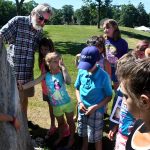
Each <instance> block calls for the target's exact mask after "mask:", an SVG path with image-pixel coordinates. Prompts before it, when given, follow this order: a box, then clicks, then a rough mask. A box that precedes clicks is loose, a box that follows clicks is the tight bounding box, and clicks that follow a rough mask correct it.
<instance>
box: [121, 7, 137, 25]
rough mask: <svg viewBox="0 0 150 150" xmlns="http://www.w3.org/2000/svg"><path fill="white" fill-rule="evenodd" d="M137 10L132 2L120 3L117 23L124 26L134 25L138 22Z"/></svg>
mask: <svg viewBox="0 0 150 150" xmlns="http://www.w3.org/2000/svg"><path fill="white" fill-rule="evenodd" d="M138 15H139V13H138V11H137V9H136V8H135V7H134V5H132V4H128V5H122V6H121V13H120V21H119V23H120V24H121V25H123V26H126V27H134V26H135V25H136V24H137V23H138V22H137V18H138Z"/></svg>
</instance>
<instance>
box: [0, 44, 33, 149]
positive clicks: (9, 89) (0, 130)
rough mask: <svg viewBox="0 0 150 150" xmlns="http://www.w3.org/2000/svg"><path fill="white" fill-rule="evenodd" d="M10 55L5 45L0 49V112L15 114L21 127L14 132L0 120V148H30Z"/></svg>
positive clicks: (11, 127)
mask: <svg viewBox="0 0 150 150" xmlns="http://www.w3.org/2000/svg"><path fill="white" fill-rule="evenodd" d="M12 55H13V53H11V54H10V55H7V51H6V49H5V47H4V46H3V48H1V49H0V88H1V89H0V113H5V114H9V115H12V116H16V117H17V118H18V119H19V120H20V122H21V128H20V130H19V131H18V132H16V130H15V128H14V126H12V124H11V123H9V122H0V150H32V149H33V147H32V144H31V138H30V135H29V132H28V126H27V120H26V118H25V116H24V115H23V113H22V111H21V105H20V98H19V94H18V89H17V84H16V79H15V75H14V72H13V63H12Z"/></svg>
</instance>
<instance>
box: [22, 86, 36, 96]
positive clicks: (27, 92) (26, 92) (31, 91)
mask: <svg viewBox="0 0 150 150" xmlns="http://www.w3.org/2000/svg"><path fill="white" fill-rule="evenodd" d="M23 95H24V97H33V96H34V87H31V88H29V89H26V90H24V91H23Z"/></svg>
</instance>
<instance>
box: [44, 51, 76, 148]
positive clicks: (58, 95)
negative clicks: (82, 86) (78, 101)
mask: <svg viewBox="0 0 150 150" xmlns="http://www.w3.org/2000/svg"><path fill="white" fill-rule="evenodd" d="M45 62H46V65H47V67H48V70H49V71H48V72H47V73H46V77H45V80H46V85H47V89H48V96H49V99H50V103H51V105H52V107H53V113H54V116H55V117H56V119H57V121H58V128H59V138H58V140H57V141H56V142H55V145H57V144H59V142H60V141H61V140H62V139H63V130H64V128H65V119H64V114H65V115H66V118H67V123H68V125H69V129H70V138H69V141H68V144H67V146H66V147H67V148H69V147H71V146H72V145H73V143H74V133H75V124H74V121H73V115H74V113H73V110H74V109H73V105H72V103H71V100H70V97H69V95H68V93H67V91H66V87H65V83H66V84H70V83H71V78H70V76H69V74H68V72H67V69H66V67H65V66H64V64H63V62H62V58H61V55H60V54H58V53H57V52H53V53H48V54H47V55H46V57H45Z"/></svg>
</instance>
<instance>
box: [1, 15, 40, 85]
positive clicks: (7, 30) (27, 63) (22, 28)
mask: <svg viewBox="0 0 150 150" xmlns="http://www.w3.org/2000/svg"><path fill="white" fill-rule="evenodd" d="M41 33H42V31H38V30H35V29H33V27H32V24H31V18H30V16H16V17H14V18H12V19H11V20H10V21H9V22H8V23H7V24H6V25H4V26H3V27H2V29H1V30H0V34H1V35H2V38H3V39H4V40H5V41H7V42H8V43H9V45H10V48H9V52H11V53H12V54H13V63H14V69H15V75H16V78H17V81H20V82H21V83H22V84H24V83H27V82H29V81H30V80H32V79H33V68H34V52H35V50H36V46H37V44H38V41H39V39H40V37H41ZM12 54H10V55H12Z"/></svg>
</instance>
